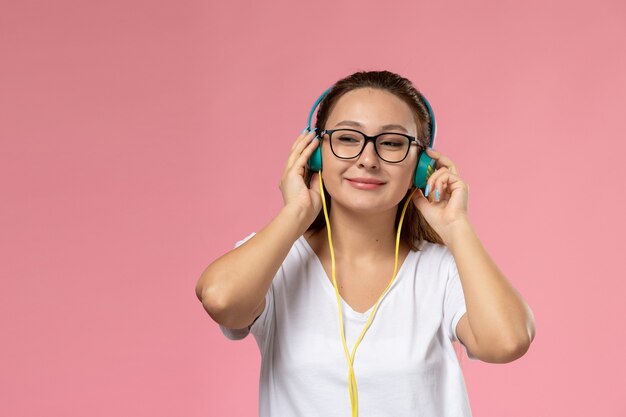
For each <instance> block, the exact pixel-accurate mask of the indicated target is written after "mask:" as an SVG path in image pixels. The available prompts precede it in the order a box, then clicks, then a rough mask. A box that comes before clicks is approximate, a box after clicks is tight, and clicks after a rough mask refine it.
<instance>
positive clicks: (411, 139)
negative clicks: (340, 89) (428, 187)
mask: <svg viewBox="0 0 626 417" xmlns="http://www.w3.org/2000/svg"><path fill="white" fill-rule="evenodd" d="M343 130H348V131H351V132H356V133H359V134H361V135H363V137H364V138H365V140H364V141H363V147H361V150H360V151H359V153H357V154H356V155H355V156H352V157H349V158H346V157H344V156H339V155H337V154H336V153H335V150H334V149H333V141H332V136H333V133H335V132H338V131H343ZM324 134H328V142H329V143H330V150H331V151H332V153H333V155H335V156H336V157H337V158H339V159H354V158H358V157H359V156H361V154H362V153H363V150H364V149H365V147H366V146H367V143H368V142H372V143H373V144H374V151H375V152H376V155H378V157H379V158H380V159H382V160H383V161H385V162H388V163H390V164H398V163H400V162H402V161H404V160H405V159H406V157H407V156H408V155H409V150H410V149H411V144H412V143H413V142H415V143H417V145H418V146H420V143H419V141H418V140H417V138H415V136H409V135H405V134H404V133H398V132H383V133H379V134H378V135H375V136H368V135H366V134H365V133H363V132H361V131H360V130H356V129H347V128H340V129H326V130H322V131H321V132H320V135H322V136H323V135H324ZM389 134H394V135H400V136H404V137H405V138H407V139H408V140H409V146H408V147H407V148H406V154H404V157H403V158H402V159H401V160H399V161H388V160H386V159H385V158H383V157H382V156H380V153H378V146H376V139H377V138H378V137H379V136H383V135H389Z"/></svg>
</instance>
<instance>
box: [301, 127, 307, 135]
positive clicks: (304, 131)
mask: <svg viewBox="0 0 626 417" xmlns="http://www.w3.org/2000/svg"><path fill="white" fill-rule="evenodd" d="M308 130H309V128H308V127H305V128H304V130H303V131H302V132H300V134H301V135H304V134H305V133H306V132H307V131H308Z"/></svg>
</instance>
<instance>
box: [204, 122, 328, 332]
mask: <svg viewBox="0 0 626 417" xmlns="http://www.w3.org/2000/svg"><path fill="white" fill-rule="evenodd" d="M312 139H313V132H308V131H306V130H305V131H303V132H302V133H301V134H300V136H298V138H297V139H296V142H295V143H294V144H293V146H292V148H291V153H290V155H289V158H288V160H287V165H286V167H285V172H284V173H283V176H282V178H281V182H280V189H281V192H282V194H283V200H284V202H285V206H284V207H283V208H282V209H281V210H280V212H279V213H278V215H277V216H276V217H274V219H273V220H272V221H271V222H270V223H269V224H268V225H267V226H265V228H263V229H262V230H261V231H260V232H259V233H257V234H256V235H254V236H253V237H252V238H250V240H248V241H247V242H245V243H244V244H242V245H241V246H239V247H238V248H235V249H233V250H231V251H230V252H228V253H226V254H225V255H223V256H221V257H220V258H218V259H216V260H215V261H214V262H213V263H211V264H210V265H209V266H208V267H207V268H206V269H205V270H204V272H203V273H202V275H201V276H200V279H199V280H198V283H197V284H196V296H197V297H198V299H199V300H200V301H201V302H202V306H203V307H204V309H205V310H206V311H207V313H209V315H210V316H211V317H212V318H213V320H215V321H216V322H218V323H219V324H221V325H223V326H226V327H229V328H231V329H241V328H244V327H247V326H249V325H250V324H251V323H252V322H253V321H254V320H255V318H256V317H258V315H259V314H260V313H261V312H263V308H264V307H265V305H264V304H265V303H264V301H265V295H266V294H267V292H268V291H269V288H270V285H271V284H272V280H273V279H274V276H275V275H276V272H277V271H278V268H280V265H281V264H282V263H283V262H284V260H285V258H286V257H287V254H288V253H289V249H291V247H292V246H293V244H294V242H295V241H296V239H298V237H300V236H301V235H302V233H304V232H305V231H306V229H307V228H308V227H309V225H310V224H311V223H312V222H313V220H314V219H315V217H316V216H317V213H318V212H319V210H320V208H321V204H322V202H321V198H320V195H319V191H316V190H315V187H314V186H313V187H312V189H309V188H307V186H306V184H305V182H304V177H303V175H304V171H305V168H304V167H305V165H306V162H307V160H308V158H309V157H310V156H311V154H312V153H313V151H314V150H315V148H316V147H317V146H318V144H319V142H318V141H317V140H313V141H312ZM315 175H317V174H315ZM312 185H315V183H314V182H313V183H312Z"/></svg>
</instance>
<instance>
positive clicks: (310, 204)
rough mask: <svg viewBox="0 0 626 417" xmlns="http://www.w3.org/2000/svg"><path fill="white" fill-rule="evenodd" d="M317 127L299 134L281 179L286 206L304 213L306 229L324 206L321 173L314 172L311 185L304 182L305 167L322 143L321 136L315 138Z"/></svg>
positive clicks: (303, 218)
mask: <svg viewBox="0 0 626 417" xmlns="http://www.w3.org/2000/svg"><path fill="white" fill-rule="evenodd" d="M315 137H316V135H315V129H313V130H312V131H310V132H309V131H307V130H306V129H305V130H304V131H303V132H302V133H301V134H300V135H299V136H298V138H297V139H296V141H295V142H294V144H293V146H292V147H291V153H290V154H289V158H288V159H287V164H286V166H285V171H284V173H283V176H282V178H281V180H280V185H279V188H280V191H281V192H282V194H283V201H284V202H285V206H286V207H294V208H295V209H296V210H297V211H298V213H300V214H301V215H302V221H303V223H305V224H303V225H302V227H303V228H304V230H306V229H307V228H308V227H309V226H310V225H311V223H313V220H315V218H316V217H317V214H318V213H319V211H320V209H321V208H322V198H321V197H320V192H319V183H318V181H319V178H318V175H319V173H317V172H316V173H314V174H313V177H312V178H311V186H310V188H307V186H306V184H305V182H304V168H305V166H306V164H307V161H308V160H309V157H310V156H311V155H312V154H313V151H314V150H315V148H317V147H318V146H319V145H320V141H319V138H318V139H315V140H313V138H315Z"/></svg>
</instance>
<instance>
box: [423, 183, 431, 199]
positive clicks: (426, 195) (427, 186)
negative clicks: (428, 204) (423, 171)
mask: <svg viewBox="0 0 626 417" xmlns="http://www.w3.org/2000/svg"><path fill="white" fill-rule="evenodd" d="M429 188H430V185H428V184H426V194H424V197H428V189H429Z"/></svg>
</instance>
